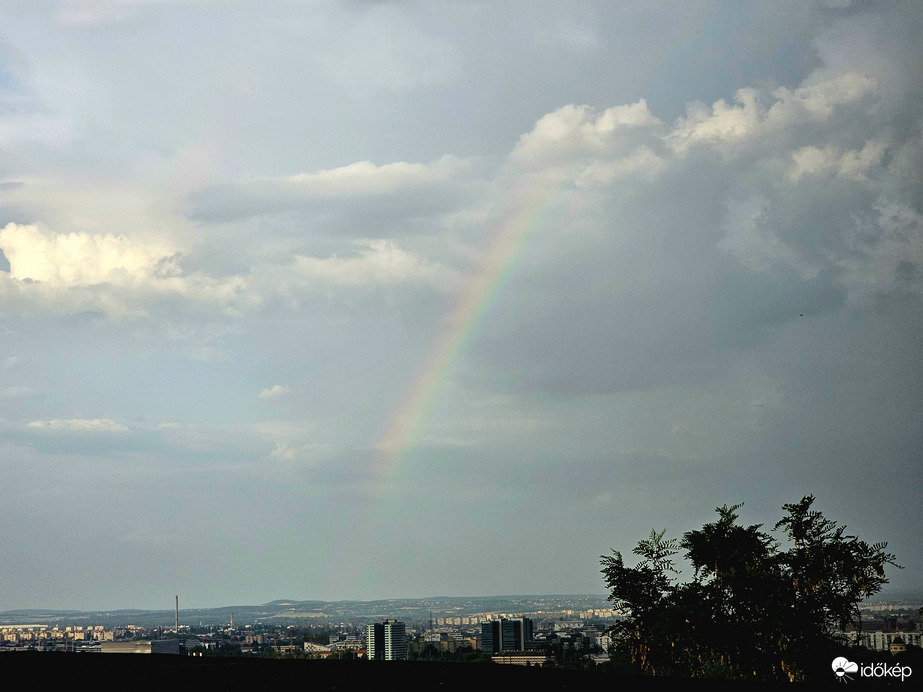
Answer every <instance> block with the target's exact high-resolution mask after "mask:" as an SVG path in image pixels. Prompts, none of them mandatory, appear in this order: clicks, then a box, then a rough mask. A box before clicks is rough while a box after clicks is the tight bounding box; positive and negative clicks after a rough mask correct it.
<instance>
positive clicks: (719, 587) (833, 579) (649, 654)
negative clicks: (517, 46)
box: [601, 495, 897, 680]
mask: <svg viewBox="0 0 923 692" xmlns="http://www.w3.org/2000/svg"><path fill="white" fill-rule="evenodd" d="M813 502H814V497H813V496H811V495H809V496H806V497H804V498H802V499H801V501H799V502H796V503H793V504H787V505H784V506H783V510H784V511H785V515H784V516H783V518H782V519H781V520H780V521H779V522H778V523H776V525H775V526H774V527H773V529H774V530H777V531H779V530H781V531H782V532H783V534H784V535H785V536H786V537H787V538H788V543H790V546H789V547H787V549H784V550H783V549H782V548H781V545H780V543H779V542H778V541H777V540H776V539H774V538H773V537H772V536H771V535H770V534H768V533H766V532H765V531H763V529H762V525H760V524H754V525H751V526H743V525H741V524H739V523H738V518H739V517H738V514H737V511H738V510H739V509H740V507H741V506H742V505H734V506H732V507H728V506H727V505H725V506H723V507H719V508H717V510H716V511H717V513H718V519H717V521H714V522H712V523H710V524H706V525H705V526H703V527H702V528H701V529H699V530H697V531H688V532H686V533H685V534H684V535H683V537H682V539H681V540H679V541H677V540H675V539H665V535H666V531H665V530H664V531H660V532H657V531H652V532H651V535H650V537H649V538H647V539H645V540H642V541H640V542H639V543H638V545H637V547H636V548H635V549H634V551H633V552H634V554H635V555H637V556H639V557H640V558H641V560H640V561H639V562H638V564H637V565H636V566H634V567H627V566H626V565H625V562H624V560H623V558H622V555H621V553H620V552H618V551H612V554H611V555H604V556H602V557H601V564H602V567H603V569H602V573H603V575H604V577H605V581H606V586H607V587H608V588H609V590H610V596H609V599H610V600H611V601H612V602H613V604H614V606H615V607H616V608H618V609H621V610H623V611H624V612H625V613H626V614H627V617H626V619H625V620H623V621H622V622H620V623H619V624H617V625H616V626H615V627H614V628H613V633H614V634H615V635H616V640H617V642H618V643H617V644H616V647H615V649H616V651H615V653H616V655H617V656H620V657H621V659H622V660H624V661H625V662H626V663H627V665H629V666H630V667H631V668H633V669H634V670H636V671H637V672H641V673H645V674H650V675H671V676H690V677H711V676H720V677H730V678H749V679H760V680H803V679H804V678H805V671H806V666H808V665H812V664H816V663H817V660H822V658H821V659H818V656H820V657H822V656H823V655H824V654H823V653H821V652H825V651H827V650H828V649H829V647H830V645H831V644H833V643H834V641H835V638H836V633H837V630H838V629H839V630H842V629H843V628H845V627H846V626H848V625H849V624H853V625H855V626H857V627H858V626H859V625H860V624H861V623H860V620H859V603H860V602H861V601H862V599H864V598H867V597H869V596H871V595H872V594H875V593H877V592H878V591H880V590H881V588H882V586H883V585H884V584H886V583H887V581H888V580H887V578H886V577H885V571H884V568H885V565H889V564H890V565H894V566H897V564H896V562H895V557H894V555H891V554H890V553H887V552H885V548H886V547H887V544H885V543H876V544H874V545H869V544H868V543H866V542H865V541H862V540H859V539H858V538H857V537H855V536H850V535H846V533H845V527H843V526H839V525H837V524H836V523H835V522H833V521H831V520H829V519H826V518H825V517H824V516H823V515H822V514H821V513H820V512H818V511H816V510H812V509H811V506H812V504H813ZM680 551H684V556H685V558H686V559H687V560H688V561H689V563H690V564H691V566H692V568H693V578H692V580H691V581H689V582H685V583H679V582H678V579H677V575H678V574H679V573H678V571H677V568H676V563H675V561H674V556H676V555H677V554H678V553H679V552H680Z"/></svg>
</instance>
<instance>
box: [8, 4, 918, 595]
mask: <svg viewBox="0 0 923 692" xmlns="http://www.w3.org/2000/svg"><path fill="white" fill-rule="evenodd" d="M0 17H2V21H0V251H2V254H0V523H2V526H3V529H4V530H3V531H2V532H0V610H6V609H16V608H77V609H97V608H107V609H108V608H164V609H168V608H170V607H171V606H172V604H173V596H174V594H179V595H180V600H181V604H184V605H187V606H188V607H194V606H195V607H209V606H221V605H227V604H237V603H241V604H243V603H248V604H256V603H263V602H267V601H270V600H273V599H278V598H290V599H323V600H335V599H362V600H364V599H377V598H400V597H425V596H433V595H491V594H546V593H603V592H604V591H605V588H604V584H603V581H602V576H601V575H600V573H599V570H600V565H599V557H600V555H601V554H608V552H609V550H610V549H618V550H621V551H624V552H626V553H628V552H630V550H631V548H632V547H633V546H634V545H635V544H636V542H637V541H638V540H639V539H641V538H644V537H646V536H647V535H648V534H649V533H650V530H651V529H652V528H655V529H657V530H660V529H667V534H668V535H669V536H674V537H679V536H681V535H682V533H683V532H685V531H688V530H692V529H695V528H699V527H701V526H702V524H704V523H705V522H708V521H711V520H712V519H713V518H714V517H715V514H714V508H715V507H717V506H720V505H724V504H729V505H730V504H736V503H739V502H743V503H745V504H744V507H743V508H742V509H741V511H740V513H741V520H742V521H744V522H745V523H747V524H750V523H762V524H764V527H765V528H766V529H767V530H769V529H771V528H772V526H773V524H774V523H775V522H776V521H778V520H779V519H780V518H781V516H782V509H781V507H782V505H783V504H785V503H790V502H795V501H797V500H799V499H800V498H801V497H802V496H804V495H807V494H813V495H815V496H816V497H817V501H816V507H817V508H818V509H820V510H821V511H823V512H824V513H825V515H826V516H828V517H829V518H832V519H834V520H836V521H838V522H840V523H842V524H845V525H846V526H847V528H848V532H849V533H854V534H856V535H858V536H859V537H860V538H862V539H865V540H867V541H869V542H872V543H874V542H878V541H887V542H888V545H889V550H890V551H892V552H894V553H895V554H896V555H897V558H898V562H899V563H900V564H901V565H903V566H904V569H903V570H891V571H890V572H889V576H890V577H891V580H892V586H893V587H896V588H904V589H908V588H917V587H921V585H923V583H921V577H920V571H921V568H923V545H921V541H920V539H919V518H918V510H919V507H920V503H921V500H923V496H921V495H923V493H921V488H923V482H921V480H923V478H921V458H923V360H921V344H923V178H921V174H920V172H921V170H923V69H921V66H923V44H921V42H920V41H919V37H920V36H921V35H923V6H921V5H920V3H918V2H889V3H866V2H849V1H848V0H847V1H840V2H805V1H804V0H794V1H791V2H786V1H785V0H779V1H778V2H760V3H753V2H737V1H729V2H708V1H704V0H703V1H702V2H685V1H679V2H668V1H665V2H657V3H631V2H624V3H621V2H580V1H574V2H568V3H561V2H556V1H549V2H541V1H529V2H505V1H501V2H493V1H490V2H488V1H486V0H485V1H483V2H479V1H477V0H472V1H471V2H451V3H430V2H413V1H408V2H359V1H354V2H348V1H343V2H307V1H304V2H299V1H296V0H288V1H284V0H280V1H279V2H273V3H254V2H243V1H241V2H235V1H231V0H228V1H222V0H199V1H193V0H110V1H104V0H70V1H66V0H62V1H60V2H44V1H36V2H33V1H26V0H0ZM681 577H682V578H689V577H691V570H688V569H686V570H684V573H683V574H682V575H681Z"/></svg>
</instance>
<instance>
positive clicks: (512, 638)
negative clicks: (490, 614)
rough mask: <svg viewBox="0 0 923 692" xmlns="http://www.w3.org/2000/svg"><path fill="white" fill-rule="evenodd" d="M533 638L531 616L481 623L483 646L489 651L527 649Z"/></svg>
mask: <svg viewBox="0 0 923 692" xmlns="http://www.w3.org/2000/svg"><path fill="white" fill-rule="evenodd" d="M532 638H533V635H532V619H531V618H515V619H507V618H500V619H499V620H493V621H491V622H484V623H481V648H482V649H483V650H484V651H485V652H487V653H493V654H498V653H501V652H507V651H525V650H526V647H527V646H528V643H529V642H531V641H532Z"/></svg>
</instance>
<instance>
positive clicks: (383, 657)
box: [366, 620, 407, 661]
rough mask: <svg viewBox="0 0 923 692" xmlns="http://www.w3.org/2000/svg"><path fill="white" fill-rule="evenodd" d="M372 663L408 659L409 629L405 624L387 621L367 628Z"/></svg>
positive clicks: (369, 656)
mask: <svg viewBox="0 0 923 692" xmlns="http://www.w3.org/2000/svg"><path fill="white" fill-rule="evenodd" d="M366 631H367V636H368V649H367V650H368V653H367V654H366V658H368V659H369V660H370V661H404V660H406V659H407V629H406V628H405V627H404V623H403V622H398V621H397V620H385V621H384V622H375V623H373V624H371V625H369V626H368V628H367V630H366Z"/></svg>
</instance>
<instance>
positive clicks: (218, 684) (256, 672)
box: [0, 652, 791, 692]
mask: <svg viewBox="0 0 923 692" xmlns="http://www.w3.org/2000/svg"><path fill="white" fill-rule="evenodd" d="M0 668H2V670H3V671H4V675H5V678H6V679H8V680H10V679H12V680H16V679H21V680H28V681H29V685H31V686H35V685H36V684H41V683H43V682H60V681H62V680H69V681H71V682H79V681H90V680H120V681H122V683H123V684H125V685H132V684H136V683H142V684H143V685H144V687H150V686H154V685H165V684H166V685H176V686H179V685H180V684H183V685H197V684H202V685H208V687H207V688H206V689H225V688H227V689H231V688H233V689H247V688H248V687H249V686H251V685H253V686H254V689H266V686H267V685H272V684H277V683H291V682H297V683H298V685H299V686H302V687H303V686H307V687H310V688H311V689H312V690H354V689H365V688H367V687H368V685H369V684H374V685H376V686H379V685H380V686H384V689H387V688H388V686H389V684H393V685H394V686H395V688H396V689H408V687H407V686H408V685H410V688H409V689H426V690H439V691H444V690H465V691H466V692H470V690H472V689H477V688H478V686H481V687H483V686H484V685H487V686H488V688H487V689H504V688H501V687H499V686H500V685H510V687H509V689H529V690H590V689H598V688H599V686H600V685H605V686H606V688H607V689H611V686H615V687H620V688H622V687H623V688H624V689H632V690H633V689H654V687H655V686H656V687H657V688H658V689H663V684H664V682H667V683H668V684H669V683H672V682H676V683H680V686H681V687H682V688H683V689H690V688H692V689H699V688H701V689H703V690H705V689H708V690H714V689H723V688H724V687H734V688H735V689H739V688H740V687H745V688H748V689H767V688H769V687H772V688H773V689H775V688H776V687H781V685H761V684H748V683H722V682H717V684H716V681H715V680H699V681H693V680H682V681H679V680H677V681H670V680H665V679H664V678H657V679H652V678H624V677H621V676H618V675H614V674H612V673H611V672H607V671H601V670H576V669H564V668H527V667H522V666H503V665H494V664H477V663H429V662H415V661H395V662H369V661H311V660H285V659H252V658H196V657H191V656H170V655H163V654H147V655H145V654H87V653H76V654H75V653H53V652H41V653H37V652H9V653H3V654H0ZM671 686H674V685H671ZM787 687H789V688H790V687H791V685H788V686H787Z"/></svg>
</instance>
